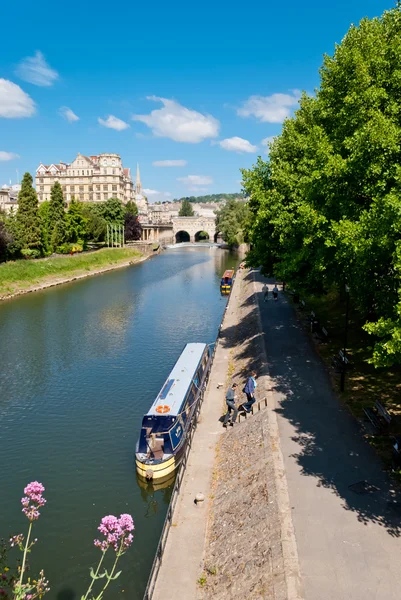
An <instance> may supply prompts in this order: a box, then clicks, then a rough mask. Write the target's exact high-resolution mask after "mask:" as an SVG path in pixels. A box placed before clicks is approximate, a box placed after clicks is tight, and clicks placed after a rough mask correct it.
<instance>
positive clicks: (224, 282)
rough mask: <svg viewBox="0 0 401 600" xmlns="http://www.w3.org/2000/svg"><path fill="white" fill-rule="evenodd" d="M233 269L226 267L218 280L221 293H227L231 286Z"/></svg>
mask: <svg viewBox="0 0 401 600" xmlns="http://www.w3.org/2000/svg"><path fill="white" fill-rule="evenodd" d="M234 275H235V271H234V269H227V271H224V274H223V277H222V278H221V282H220V291H221V293H222V294H229V293H230V292H231V288H232V286H233V281H234Z"/></svg>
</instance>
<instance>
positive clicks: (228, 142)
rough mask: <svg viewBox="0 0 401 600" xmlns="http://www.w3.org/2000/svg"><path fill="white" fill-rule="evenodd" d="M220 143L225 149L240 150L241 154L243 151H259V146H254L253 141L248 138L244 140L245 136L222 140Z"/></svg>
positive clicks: (230, 150)
mask: <svg viewBox="0 0 401 600" xmlns="http://www.w3.org/2000/svg"><path fill="white" fill-rule="evenodd" d="M219 145H220V146H221V148H223V149H224V150H228V151H229V152H239V153H240V154H242V153H243V152H257V150H258V147H257V146H254V145H253V144H251V142H248V140H244V138H240V137H237V136H235V137H232V138H227V139H225V140H221V142H219Z"/></svg>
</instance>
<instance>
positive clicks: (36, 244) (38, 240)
mask: <svg viewBox="0 0 401 600" xmlns="http://www.w3.org/2000/svg"><path fill="white" fill-rule="evenodd" d="M32 182H33V179H32V175H31V174H30V173H25V175H24V177H23V179H22V184H21V191H20V192H19V194H18V211H17V215H16V219H15V228H14V233H15V235H14V237H15V240H16V242H17V244H18V245H19V246H20V248H21V249H27V250H31V251H32V250H33V251H36V252H37V253H40V252H41V249H42V232H41V223H40V217H39V210H38V197H37V195H36V191H35V190H34V188H33V187H32Z"/></svg>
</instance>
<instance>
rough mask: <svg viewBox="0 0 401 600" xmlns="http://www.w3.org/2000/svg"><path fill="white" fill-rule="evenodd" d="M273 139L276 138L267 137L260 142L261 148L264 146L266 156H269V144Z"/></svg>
mask: <svg viewBox="0 0 401 600" xmlns="http://www.w3.org/2000/svg"><path fill="white" fill-rule="evenodd" d="M275 137H276V136H275V135H269V136H268V137H266V138H264V139H263V140H262V141H261V142H260V143H261V144H262V146H265V148H266V154H269V152H270V148H269V144H270V143H271V142H272V141H273V140H274V138H275Z"/></svg>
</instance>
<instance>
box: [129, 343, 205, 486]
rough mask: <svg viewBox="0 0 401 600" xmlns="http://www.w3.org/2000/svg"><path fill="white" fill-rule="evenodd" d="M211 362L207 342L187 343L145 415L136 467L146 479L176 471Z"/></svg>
mask: <svg viewBox="0 0 401 600" xmlns="http://www.w3.org/2000/svg"><path fill="white" fill-rule="evenodd" d="M210 366H211V359H210V352H209V347H208V346H207V345H206V344H200V343H191V344H187V345H186V346H185V348H184V350H183V351H182V353H181V355H180V357H179V359H178V360H177V362H176V363H175V365H174V368H173V370H172V371H171V373H170V375H169V376H168V378H167V379H166V381H165V383H164V385H163V387H162V389H161V390H160V392H159V394H158V395H157V397H156V400H155V401H154V402H153V404H152V406H151V407H150V409H149V410H148V412H147V413H146V415H144V417H143V420H142V427H141V432H140V435H139V439H138V442H137V446H136V469H137V473H138V475H140V476H141V477H144V478H145V479H153V480H154V479H160V478H162V477H163V478H164V477H166V476H168V475H170V474H171V473H173V472H174V471H175V469H176V468H177V467H178V465H179V464H180V462H181V460H182V457H183V455H184V451H185V445H186V441H187V435H188V432H189V430H190V427H191V425H192V422H193V419H194V415H195V412H196V408H197V406H198V403H199V402H200V399H201V394H202V393H203V390H204V389H205V387H206V382H207V378H208V375H209V370H210Z"/></svg>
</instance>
